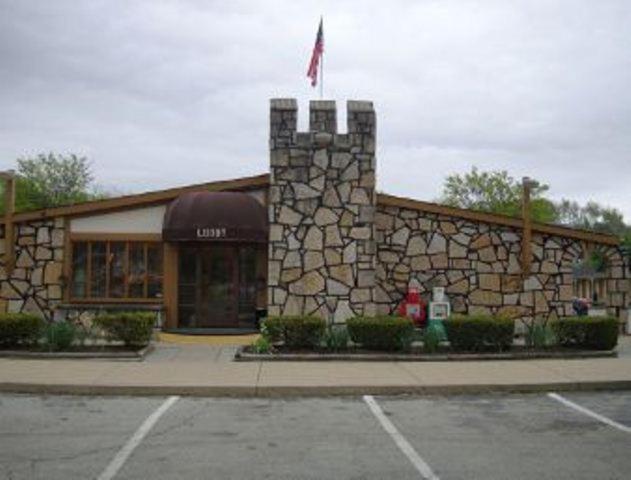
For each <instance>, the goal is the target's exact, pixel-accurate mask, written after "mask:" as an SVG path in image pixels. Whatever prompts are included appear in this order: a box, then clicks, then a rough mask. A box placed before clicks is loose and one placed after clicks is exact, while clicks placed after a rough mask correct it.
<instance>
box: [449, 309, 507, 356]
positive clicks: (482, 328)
mask: <svg viewBox="0 0 631 480" xmlns="http://www.w3.org/2000/svg"><path fill="white" fill-rule="evenodd" d="M443 323H444V325H445V330H446V331H447V338H448V339H449V342H450V344H451V348H452V350H456V351H458V350H460V351H466V352H479V351H485V350H495V351H503V350H508V349H510V347H511V345H512V344H513V335H514V333H515V320H513V319H510V318H506V317H495V316H492V315H454V316H452V317H451V318H450V319H448V320H445V321H444V322H443Z"/></svg>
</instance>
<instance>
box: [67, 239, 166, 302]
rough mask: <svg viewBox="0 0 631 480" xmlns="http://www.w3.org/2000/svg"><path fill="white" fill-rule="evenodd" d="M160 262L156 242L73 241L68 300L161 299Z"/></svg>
mask: <svg viewBox="0 0 631 480" xmlns="http://www.w3.org/2000/svg"><path fill="white" fill-rule="evenodd" d="M162 263H163V262H162V244H161V243H159V242H135V241H130V242H126V241H102V240H93V241H78V242H73V244H72V275H71V280H72V283H71V286H70V294H71V297H72V298H74V299H107V300H110V299H111V300H114V299H132V300H134V299H137V300H149V299H156V298H162Z"/></svg>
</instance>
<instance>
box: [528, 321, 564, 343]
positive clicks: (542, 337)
mask: <svg viewBox="0 0 631 480" xmlns="http://www.w3.org/2000/svg"><path fill="white" fill-rule="evenodd" d="M525 340H526V346H527V347H530V348H535V349H544V348H549V347H552V346H554V345H556V344H557V340H556V335H555V334H554V331H553V330H552V327H550V325H548V324H547V323H535V324H533V325H530V326H527V327H526V337H525Z"/></svg>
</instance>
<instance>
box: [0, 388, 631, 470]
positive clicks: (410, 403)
mask: <svg viewBox="0 0 631 480" xmlns="http://www.w3.org/2000/svg"><path fill="white" fill-rule="evenodd" d="M563 398H567V399H569V400H571V401H572V402H576V403H577V404H580V405H583V406H584V407H585V408H589V409H591V410H594V411H596V412H598V413H599V414H601V415H604V416H607V418H611V419H612V420H613V421H615V422H619V423H620V424H622V425H629V426H631V422H630V421H629V420H630V412H631V392H611V393H568V394H563ZM374 401H375V402H376V404H377V405H378V407H379V408H380V410H381V411H382V412H383V414H384V418H385V419H386V420H385V422H386V423H388V422H389V423H391V425H392V426H393V428H394V429H396V434H393V433H392V432H391V431H390V432H389V431H388V429H387V428H384V424H383V423H382V422H381V421H380V420H379V418H378V417H377V416H376V415H375V413H374V411H373V410H371V407H370V406H369V405H368V404H367V403H366V401H364V400H363V399H362V398H357V397H354V398H322V399H306V398H305V399H293V400H289V399H227V398H226V399H211V398H180V399H179V400H177V401H174V402H171V403H170V404H169V405H168V408H166V409H165V410H164V412H163V414H162V415H161V416H159V417H158V418H156V419H155V423H151V425H150V427H149V428H147V429H146V431H145V432H144V433H143V435H141V436H137V430H138V429H139V427H141V425H143V422H144V423H146V422H147V419H148V418H151V415H152V414H154V413H155V412H156V411H157V410H158V409H159V407H161V406H163V405H164V404H165V398H132V397H129V398H96V397H37V396H26V395H4V396H0V464H1V469H0V478H1V479H12V480H15V479H32V478H33V479H40V478H41V479H44V478H45V479H52V480H54V479H62V478H63V479H88V478H98V477H99V475H101V474H102V473H103V472H104V471H105V470H106V468H107V467H108V465H111V463H112V459H114V458H117V454H118V455H120V451H121V449H123V450H125V448H128V447H129V441H130V439H133V438H134V432H136V440H137V442H131V443H132V444H133V446H132V447H131V448H130V449H128V451H127V453H128V455H127V456H123V457H119V458H123V459H124V460H123V461H122V463H121V465H120V468H119V469H118V468H117V469H115V470H110V471H114V472H115V473H114V474H113V476H112V477H111V478H116V479H138V478H155V479H171V478H179V479H199V478H230V479H249V478H274V479H339V478H345V479H346V478H356V479H360V478H361V479H383V478H388V479H418V478H424V477H423V476H422V475H421V473H420V472H422V471H423V470H422V469H421V470H419V468H418V465H415V461H414V455H417V458H418V459H421V462H426V464H427V465H428V466H429V467H431V470H432V471H433V472H434V473H435V474H436V476H437V478H440V479H443V480H444V479H477V478H481V479H505V478H520V479H531V478H532V479H547V478H549V479H566V478H567V479H593V478H603V479H622V478H627V473H628V472H629V471H630V470H631V455H629V454H628V452H629V448H630V446H631V434H629V433H625V432H624V431H620V430H618V429H616V428H612V427H611V426H609V425H607V424H605V423H603V422H600V421H598V420H597V419H594V418H591V417H589V416H587V415H584V414H582V413H580V412H578V411H576V410H574V409H572V408H568V407H567V406H566V405H564V404H562V403H560V402H559V401H555V400H554V399H552V398H550V397H548V396H547V395H546V394H536V395H535V394H533V395H508V396H490V395H487V396H453V397H405V396H403V397H375V398H374ZM167 403H168V402H167ZM397 434H398V435H400V438H398V439H397V438H396V435H397ZM393 435H394V436H393ZM401 439H403V440H402V442H403V445H404V446H403V447H402V444H401ZM405 444H407V445H409V448H410V449H412V451H413V452H412V454H410V452H409V451H408V452H406V451H405V448H406V447H405ZM124 446H126V447H125V448H123V447H124Z"/></svg>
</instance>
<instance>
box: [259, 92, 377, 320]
mask: <svg viewBox="0 0 631 480" xmlns="http://www.w3.org/2000/svg"><path fill="white" fill-rule="evenodd" d="M336 113H337V112H336V105H335V102H332V101H312V102H311V103H310V111H309V131H308V132H297V130H296V122H297V115H298V109H297V105H296V101H295V100H293V99H274V100H272V101H271V111H270V192H269V221H270V244H269V269H268V275H269V278H268V285H269V291H268V313H269V315H272V316H273V315H297V314H315V315H319V316H321V317H324V318H326V319H328V320H329V321H331V322H343V321H345V320H346V319H347V318H349V317H351V316H353V315H374V314H375V313H376V309H375V303H374V288H375V266H376V263H375V262H376V256H375V254H376V247H375V224H374V217H375V210H376V193H375V128H376V125H375V112H374V110H373V106H372V103H371V102H359V101H349V102H348V104H347V121H348V130H347V131H348V133H346V134H339V133H337V118H336V117H337V116H336Z"/></svg>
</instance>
